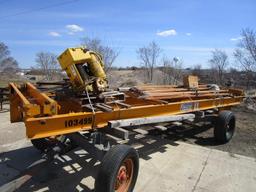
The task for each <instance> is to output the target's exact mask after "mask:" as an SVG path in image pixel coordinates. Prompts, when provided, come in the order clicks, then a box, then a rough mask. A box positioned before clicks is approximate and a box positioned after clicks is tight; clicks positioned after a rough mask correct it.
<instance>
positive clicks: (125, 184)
mask: <svg viewBox="0 0 256 192" xmlns="http://www.w3.org/2000/svg"><path fill="white" fill-rule="evenodd" d="M133 166H134V165H133V161H132V160H131V159H126V160H125V161H124V162H123V164H122V165H121V166H120V168H119V170H118V173H117V177H116V183H115V191H116V192H127V191H128V190H129V187H130V184H131V181H132V175H133Z"/></svg>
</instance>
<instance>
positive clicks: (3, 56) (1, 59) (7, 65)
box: [0, 42, 19, 74]
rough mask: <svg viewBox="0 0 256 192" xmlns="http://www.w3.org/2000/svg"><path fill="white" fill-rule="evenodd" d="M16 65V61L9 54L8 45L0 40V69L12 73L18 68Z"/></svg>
mask: <svg viewBox="0 0 256 192" xmlns="http://www.w3.org/2000/svg"><path fill="white" fill-rule="evenodd" d="M18 67H19V66H18V62H17V61H16V60H15V59H14V58H13V57H11V56H10V51H9V49H8V47H7V46H6V45H5V44H4V43H2V42H0V71H2V72H4V73H7V74H13V72H15V71H17V70H18Z"/></svg>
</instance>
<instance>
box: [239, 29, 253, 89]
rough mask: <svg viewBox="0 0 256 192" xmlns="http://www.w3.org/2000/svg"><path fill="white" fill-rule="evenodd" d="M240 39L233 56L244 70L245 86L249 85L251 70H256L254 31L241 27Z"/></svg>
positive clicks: (251, 75) (251, 76)
mask: <svg viewBox="0 0 256 192" xmlns="http://www.w3.org/2000/svg"><path fill="white" fill-rule="evenodd" d="M241 36H242V39H241V40H240V43H239V44H238V47H239V48H237V49H236V50H235V52H234V57H235V59H236V61H237V62H238V63H239V65H240V66H241V67H242V69H243V70H244V71H245V78H246V87H247V89H248V88H249V86H250V81H251V80H252V78H253V72H254V71H255V70H256V32H255V31H253V30H251V29H243V30H242V33H241Z"/></svg>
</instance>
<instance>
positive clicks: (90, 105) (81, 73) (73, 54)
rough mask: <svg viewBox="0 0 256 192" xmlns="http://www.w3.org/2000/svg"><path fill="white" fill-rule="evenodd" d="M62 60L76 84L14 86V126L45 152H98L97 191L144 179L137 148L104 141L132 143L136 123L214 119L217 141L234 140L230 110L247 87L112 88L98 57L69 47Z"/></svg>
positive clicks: (194, 84) (188, 84) (122, 188)
mask: <svg viewBox="0 0 256 192" xmlns="http://www.w3.org/2000/svg"><path fill="white" fill-rule="evenodd" d="M59 61H60V64H61V66H62V68H63V70H66V72H67V75H68V77H69V80H66V81H62V82H55V83H39V84H38V85H37V86H35V85H32V84H31V83H25V84H23V85H21V86H18V85H16V84H14V83H10V97H9V98H10V115H11V122H19V121H23V122H24V123H25V126H26V134H27V137H28V138H29V139H31V140H32V143H33V145H34V146H35V147H36V148H38V149H39V150H41V151H43V152H44V153H46V154H51V155H52V154H55V155H56V154H59V155H60V154H63V153H65V152H66V151H68V150H70V149H72V148H74V147H76V146H81V147H83V148H85V150H87V151H88V152H89V153H91V154H93V155H94V156H95V158H97V159H98V160H100V161H101V167H100V169H99V173H98V177H97V179H96V182H95V191H96V192H99V191H100V192H102V191H106V192H112V191H117V192H121V191H122V192H128V191H132V190H133V188H134V186H135V183H136V178H137V175H138V168H139V161H138V153H137V152H136V150H135V149H133V148H131V147H130V146H127V145H117V143H116V144H115V146H114V147H111V146H110V145H109V143H108V141H107V144H106V139H104V143H103V142H102V138H104V137H105V134H106V133H108V134H113V135H115V136H116V137H119V138H121V139H125V140H128V139H129V132H132V131H133V129H132V126H136V125H141V124H151V123H158V122H160V123H161V122H177V121H180V122H182V121H185V120H190V121H193V120H198V119H199V120H200V119H201V120H210V121H212V122H213V124H214V127H215V128H214V136H215V138H216V141H218V142H222V143H225V142H228V141H229V140H230V139H231V138H232V136H233V133H234V130H235V116H234V114H233V113H232V112H231V107H233V106H235V105H239V104H240V103H241V102H242V100H243V98H244V93H243V91H242V90H239V89H230V88H219V87H218V86H217V85H210V86H209V85H201V84H198V82H192V83H191V82H190V80H191V79H192V80H193V81H197V78H195V77H189V78H186V83H185V85H183V86H153V85H150V86H140V87H133V88H126V89H122V88H120V89H119V90H110V89H109V88H108V86H107V79H106V75H105V73H104V70H103V69H104V64H103V62H102V58H101V57H100V56H99V55H98V54H97V53H95V52H92V51H89V50H87V49H83V48H72V49H67V50H66V51H65V52H64V53H63V54H62V55H61V56H60V58H59ZM52 86H53V88H49V87H52ZM45 87H46V88H45ZM50 159H51V158H50Z"/></svg>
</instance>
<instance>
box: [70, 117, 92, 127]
mask: <svg viewBox="0 0 256 192" xmlns="http://www.w3.org/2000/svg"><path fill="white" fill-rule="evenodd" d="M90 123H92V117H86V118H83V119H70V120H66V121H65V127H74V126H78V125H86V124H90Z"/></svg>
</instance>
